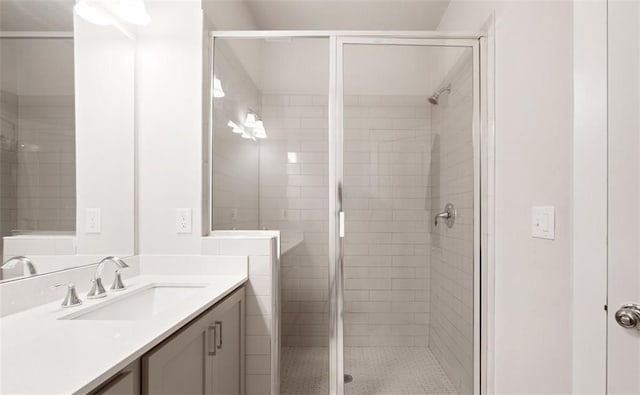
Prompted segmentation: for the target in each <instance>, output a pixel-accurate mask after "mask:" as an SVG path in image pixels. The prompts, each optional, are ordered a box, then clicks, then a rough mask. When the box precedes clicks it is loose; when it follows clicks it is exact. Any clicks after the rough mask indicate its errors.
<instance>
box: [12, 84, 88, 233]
mask: <svg viewBox="0 0 640 395" xmlns="http://www.w3.org/2000/svg"><path fill="white" fill-rule="evenodd" d="M18 114H19V115H18V190H17V197H18V221H17V227H18V229H21V230H46V231H51V230H54V231H73V230H75V225H76V167H75V112H74V98H73V96H72V95H21V96H20V97H19V107H18Z"/></svg>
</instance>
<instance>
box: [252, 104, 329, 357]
mask: <svg viewBox="0 0 640 395" xmlns="http://www.w3.org/2000/svg"><path fill="white" fill-rule="evenodd" d="M327 102H328V97H327V96H326V95H264V96H263V105H262V116H263V120H264V124H265V128H266V129H267V133H268V134H269V138H268V139H266V140H263V141H262V142H261V144H260V225H261V226H263V227H266V228H267V229H279V230H281V231H282V233H283V238H286V237H287V233H288V232H303V233H304V242H303V243H302V244H300V245H299V246H298V247H296V248H294V249H293V250H292V251H290V252H288V253H287V254H285V255H283V256H282V257H281V261H280V265H281V271H280V273H281V274H280V278H281V289H282V344H283V345H284V346H326V345H327V344H328V332H327V326H328V311H329V310H328V295H329V293H328V287H329V278H328V273H329V272H328V237H329V236H328V233H327V232H328V208H329V206H328V199H327V196H328V193H329V190H328V184H329V179H328V164H329V161H328V131H327V130H328V129H327V125H328V121H327Z"/></svg>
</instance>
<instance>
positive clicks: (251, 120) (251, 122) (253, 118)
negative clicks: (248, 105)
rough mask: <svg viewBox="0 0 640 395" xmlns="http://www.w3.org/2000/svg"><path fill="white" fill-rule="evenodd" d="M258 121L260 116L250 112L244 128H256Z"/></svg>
mask: <svg viewBox="0 0 640 395" xmlns="http://www.w3.org/2000/svg"><path fill="white" fill-rule="evenodd" d="M257 121H258V116H257V115H256V113H255V112H253V111H249V112H248V113H247V118H246V119H245V120H244V126H246V127H248V128H255V127H256V122H257Z"/></svg>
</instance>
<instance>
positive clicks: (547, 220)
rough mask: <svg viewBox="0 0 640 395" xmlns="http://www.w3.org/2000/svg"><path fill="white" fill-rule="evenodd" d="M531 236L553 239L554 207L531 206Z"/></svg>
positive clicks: (554, 236) (554, 231)
mask: <svg viewBox="0 0 640 395" xmlns="http://www.w3.org/2000/svg"><path fill="white" fill-rule="evenodd" d="M531 236H533V237H535V238H538V239H547V240H555V238H556V208H555V207H553V206H540V207H532V208H531Z"/></svg>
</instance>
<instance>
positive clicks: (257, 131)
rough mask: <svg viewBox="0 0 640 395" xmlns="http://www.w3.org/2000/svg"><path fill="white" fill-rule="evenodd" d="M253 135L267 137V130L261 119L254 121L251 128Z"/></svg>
mask: <svg viewBox="0 0 640 395" xmlns="http://www.w3.org/2000/svg"><path fill="white" fill-rule="evenodd" d="M253 133H254V135H255V136H256V137H257V138H259V139H266V138H267V131H266V130H265V129H264V123H262V121H261V120H257V121H256V126H255V127H254V128H253Z"/></svg>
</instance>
